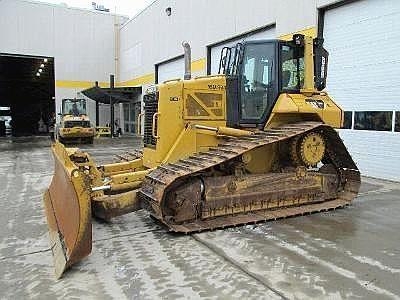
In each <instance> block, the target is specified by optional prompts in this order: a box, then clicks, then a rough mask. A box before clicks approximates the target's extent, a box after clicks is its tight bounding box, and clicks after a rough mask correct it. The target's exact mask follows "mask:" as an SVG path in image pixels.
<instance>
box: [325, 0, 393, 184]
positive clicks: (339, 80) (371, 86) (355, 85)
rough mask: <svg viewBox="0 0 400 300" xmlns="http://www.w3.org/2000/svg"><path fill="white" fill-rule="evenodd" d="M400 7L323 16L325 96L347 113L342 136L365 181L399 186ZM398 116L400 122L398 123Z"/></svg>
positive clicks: (385, 4)
mask: <svg viewBox="0 0 400 300" xmlns="http://www.w3.org/2000/svg"><path fill="white" fill-rule="evenodd" d="M399 28H400V1H397V0H360V1H357V2H353V3H351V4H346V5H343V6H340V7H337V8H334V9H329V10H327V11H326V12H325V18H324V38H325V47H326V48H327V50H328V51H329V53H330V56H329V69H328V82H327V90H328V92H329V93H330V95H331V96H333V98H334V99H335V100H336V101H337V102H338V103H339V104H340V105H341V106H342V107H343V108H344V110H345V111H348V112H349V113H348V114H347V115H348V116H349V121H350V125H351V128H352V129H349V130H341V132H340V134H341V136H342V138H343V139H344V141H345V143H346V145H347V146H348V148H349V150H350V152H351V153H352V155H353V157H354V158H355V160H356V162H357V164H358V166H359V168H360V169H361V172H362V173H363V174H364V175H367V176H372V177H378V178H386V179H391V180H396V181H400V171H399V167H400V132H399V131H400V113H399V111H400V84H399V82H400V71H399V70H400V59H399V55H398V50H399V47H400V30H399ZM396 115H397V116H398V118H397V119H396V118H395V117H396Z"/></svg>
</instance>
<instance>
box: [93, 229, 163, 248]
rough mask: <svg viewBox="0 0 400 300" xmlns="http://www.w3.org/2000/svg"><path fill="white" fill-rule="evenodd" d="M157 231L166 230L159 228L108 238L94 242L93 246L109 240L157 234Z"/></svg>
mask: <svg viewBox="0 0 400 300" xmlns="http://www.w3.org/2000/svg"><path fill="white" fill-rule="evenodd" d="M156 231H164V230H163V229H162V228H157V229H150V230H144V231H139V232H134V233H127V234H119V235H113V236H110V237H108V238H102V239H97V240H93V244H94V243H96V242H102V241H108V240H113V239H117V238H122V237H129V236H134V235H138V234H143V233H148V232H156Z"/></svg>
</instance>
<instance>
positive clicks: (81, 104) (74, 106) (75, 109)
mask: <svg viewBox="0 0 400 300" xmlns="http://www.w3.org/2000/svg"><path fill="white" fill-rule="evenodd" d="M62 115H63V116H65V115H72V116H76V117H77V116H81V115H86V101H85V99H63V100H62Z"/></svg>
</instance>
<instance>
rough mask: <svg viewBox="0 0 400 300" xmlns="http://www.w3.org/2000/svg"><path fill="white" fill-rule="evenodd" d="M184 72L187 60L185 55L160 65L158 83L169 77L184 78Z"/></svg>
mask: <svg viewBox="0 0 400 300" xmlns="http://www.w3.org/2000/svg"><path fill="white" fill-rule="evenodd" d="M184 74H185V61H184V59H183V57H180V58H177V59H174V60H171V61H168V62H165V63H161V64H159V65H158V83H162V82H164V81H166V80H169V79H175V78H183V75H184Z"/></svg>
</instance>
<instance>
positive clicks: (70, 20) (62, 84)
mask: <svg viewBox="0 0 400 300" xmlns="http://www.w3.org/2000/svg"><path fill="white" fill-rule="evenodd" d="M123 20H124V18H122V17H119V16H118V17H115V16H113V15H111V14H109V13H102V12H97V11H90V10H84V9H77V8H69V7H64V6H60V5H52V4H46V3H40V2H32V1H25V0H2V1H0V37H1V38H0V52H2V53H12V54H24V55H37V56H49V57H54V63H55V66H54V68H55V80H56V104H57V108H56V111H59V109H60V103H61V99H62V98H71V97H76V96H77V92H79V91H81V90H82V89H85V88H87V87H89V86H91V85H94V82H95V81H99V82H108V78H109V74H113V73H115V61H114V58H115V28H114V24H115V22H117V23H121V22H122V21H123ZM89 114H90V117H91V118H92V119H93V120H94V118H95V106H94V103H91V104H89Z"/></svg>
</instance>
